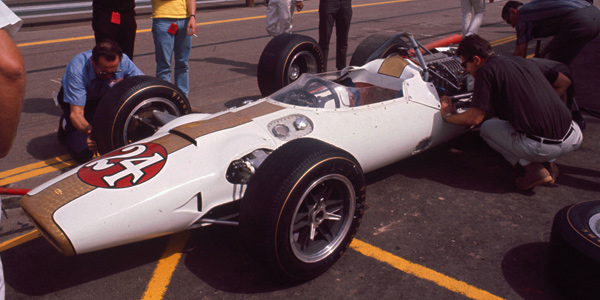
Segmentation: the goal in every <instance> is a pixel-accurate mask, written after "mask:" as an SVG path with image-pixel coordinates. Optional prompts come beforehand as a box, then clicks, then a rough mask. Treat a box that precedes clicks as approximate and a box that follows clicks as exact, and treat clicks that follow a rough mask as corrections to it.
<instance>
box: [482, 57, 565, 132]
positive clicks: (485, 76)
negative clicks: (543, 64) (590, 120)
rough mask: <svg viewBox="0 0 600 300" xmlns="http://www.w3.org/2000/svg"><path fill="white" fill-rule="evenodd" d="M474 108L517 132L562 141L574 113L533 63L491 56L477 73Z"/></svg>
mask: <svg viewBox="0 0 600 300" xmlns="http://www.w3.org/2000/svg"><path fill="white" fill-rule="evenodd" d="M471 107H474V108H479V109H482V110H485V111H486V112H488V116H491V115H493V116H495V117H498V118H500V119H502V120H506V121H508V122H509V123H510V124H511V125H512V126H513V127H514V128H515V129H516V130H518V131H520V132H523V133H529V134H533V135H536V136H540V137H544V138H550V139H561V138H563V136H564V135H565V134H566V133H567V131H568V130H569V128H570V126H571V121H572V119H571V113H570V111H569V110H568V109H567V107H566V105H565V104H564V103H563V102H562V101H561V99H560V98H559V97H558V95H557V94H556V92H555V91H554V89H553V88H552V86H551V85H550V83H549V82H548V80H546V78H545V77H544V75H543V74H542V72H541V71H540V69H539V68H538V67H537V66H536V64H535V63H534V62H532V61H529V60H527V59H525V58H522V57H516V56H512V57H505V56H492V57H490V58H488V60H487V61H486V63H485V64H484V65H483V66H482V67H481V68H479V69H478V70H477V73H476V74H475V86H474V89H473V102H472V103H471Z"/></svg>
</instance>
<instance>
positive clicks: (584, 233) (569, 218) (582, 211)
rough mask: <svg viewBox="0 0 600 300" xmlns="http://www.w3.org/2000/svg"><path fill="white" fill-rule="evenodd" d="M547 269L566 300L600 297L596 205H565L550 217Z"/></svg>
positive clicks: (599, 226) (599, 213) (598, 212)
mask: <svg viewBox="0 0 600 300" xmlns="http://www.w3.org/2000/svg"><path fill="white" fill-rule="evenodd" d="M549 269H550V272H551V274H552V278H553V279H554V281H555V282H556V286H557V287H558V288H559V290H560V292H561V293H562V294H564V296H565V297H566V299H597V298H598V295H600V201H589V202H583V203H578V204H573V205H569V206H567V207H564V208H563V209H561V210H560V211H559V212H558V213H557V214H556V216H555V217H554V223H553V224H552V232H551V235H550V250H549Z"/></svg>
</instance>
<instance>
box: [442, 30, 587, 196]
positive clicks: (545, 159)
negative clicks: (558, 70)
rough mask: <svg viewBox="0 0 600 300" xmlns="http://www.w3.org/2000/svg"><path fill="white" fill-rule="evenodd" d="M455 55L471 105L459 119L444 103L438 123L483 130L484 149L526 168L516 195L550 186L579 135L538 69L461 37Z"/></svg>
mask: <svg viewBox="0 0 600 300" xmlns="http://www.w3.org/2000/svg"><path fill="white" fill-rule="evenodd" d="M456 54H457V55H458V56H459V57H460V59H461V61H462V65H463V67H464V68H465V69H466V71H467V72H469V73H470V74H471V75H473V77H474V78H475V85H474V88H473V101H472V103H471V107H469V108H468V109H467V110H466V111H464V112H461V113H457V112H456V107H455V106H454V104H453V103H452V100H451V99H450V98H449V97H447V96H444V97H442V99H441V100H442V103H441V105H442V106H441V114H442V118H443V119H444V120H445V121H447V122H449V123H452V124H456V125H479V124H481V128H480V134H481V137H482V138H483V139H484V140H485V141H486V142H487V144H488V145H490V147H491V148H492V149H494V150H496V151H498V152H499V153H500V154H501V155H502V156H503V157H504V158H505V159H506V160H507V161H508V162H509V163H510V164H511V165H513V166H517V165H520V166H522V167H523V168H524V171H525V174H524V175H523V176H520V177H518V178H516V181H515V183H516V186H517V187H518V188H519V189H522V190H530V189H532V188H534V187H536V186H538V185H542V184H546V183H554V181H555V180H556V177H557V176H558V168H557V167H556V164H555V163H554V161H555V160H556V158H558V157H559V156H562V155H565V154H567V153H569V152H571V151H574V150H575V149H577V148H578V147H579V145H580V144H581V141H582V139H583V135H582V133H581V129H580V128H579V126H578V125H577V123H576V122H574V121H573V120H572V117H571V112H570V111H569V109H568V108H567V106H566V105H565V104H564V103H563V102H562V100H561V99H560V98H559V96H558V94H557V92H556V91H555V90H554V88H553V87H552V86H551V85H550V82H548V80H547V79H546V77H544V74H543V73H542V71H540V68H539V67H538V66H537V65H536V64H535V63H534V62H533V61H531V60H528V59H525V58H522V57H517V56H498V55H495V54H494V51H493V50H492V46H491V45H490V43H489V42H488V41H486V40H484V39H483V38H481V37H479V36H478V35H471V36H467V37H465V38H464V39H463V40H462V41H461V42H460V44H459V45H458V49H457V51H456Z"/></svg>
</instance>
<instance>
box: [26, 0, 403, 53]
mask: <svg viewBox="0 0 600 300" xmlns="http://www.w3.org/2000/svg"><path fill="white" fill-rule="evenodd" d="M409 1H414V0H395V1H386V2H377V3H367V4H358V5H352V7H353V8H357V7H365V6H374V5H384V4H393V3H401V2H409ZM318 11H319V10H317V9H313V10H306V11H301V12H297V14H306V13H315V12H318ZM266 17H267V16H266V15H260V16H253V17H246V18H237V19H227V20H219V21H211V22H200V23H197V24H196V26H207V25H214V24H224V23H231V22H241V21H249V20H257V19H264V18H266ZM150 31H151V29H141V30H137V31H136V33H146V32H150ZM93 38H94V36H93V35H87V36H80V37H71V38H63V39H56V40H47V41H39V42H30V43H21V44H17V47H28V46H38V45H47V44H56V43H64V42H73V41H81V40H90V39H93Z"/></svg>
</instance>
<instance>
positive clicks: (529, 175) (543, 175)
mask: <svg viewBox="0 0 600 300" xmlns="http://www.w3.org/2000/svg"><path fill="white" fill-rule="evenodd" d="M550 181H552V175H550V172H548V170H546V168H544V165H542V164H541V163H538V162H533V163H530V164H528V165H526V166H525V175H524V176H523V177H519V178H517V180H516V181H515V184H516V185H517V188H519V189H521V190H530V189H532V188H534V187H536V186H538V185H542V184H544V183H548V182H550Z"/></svg>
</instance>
